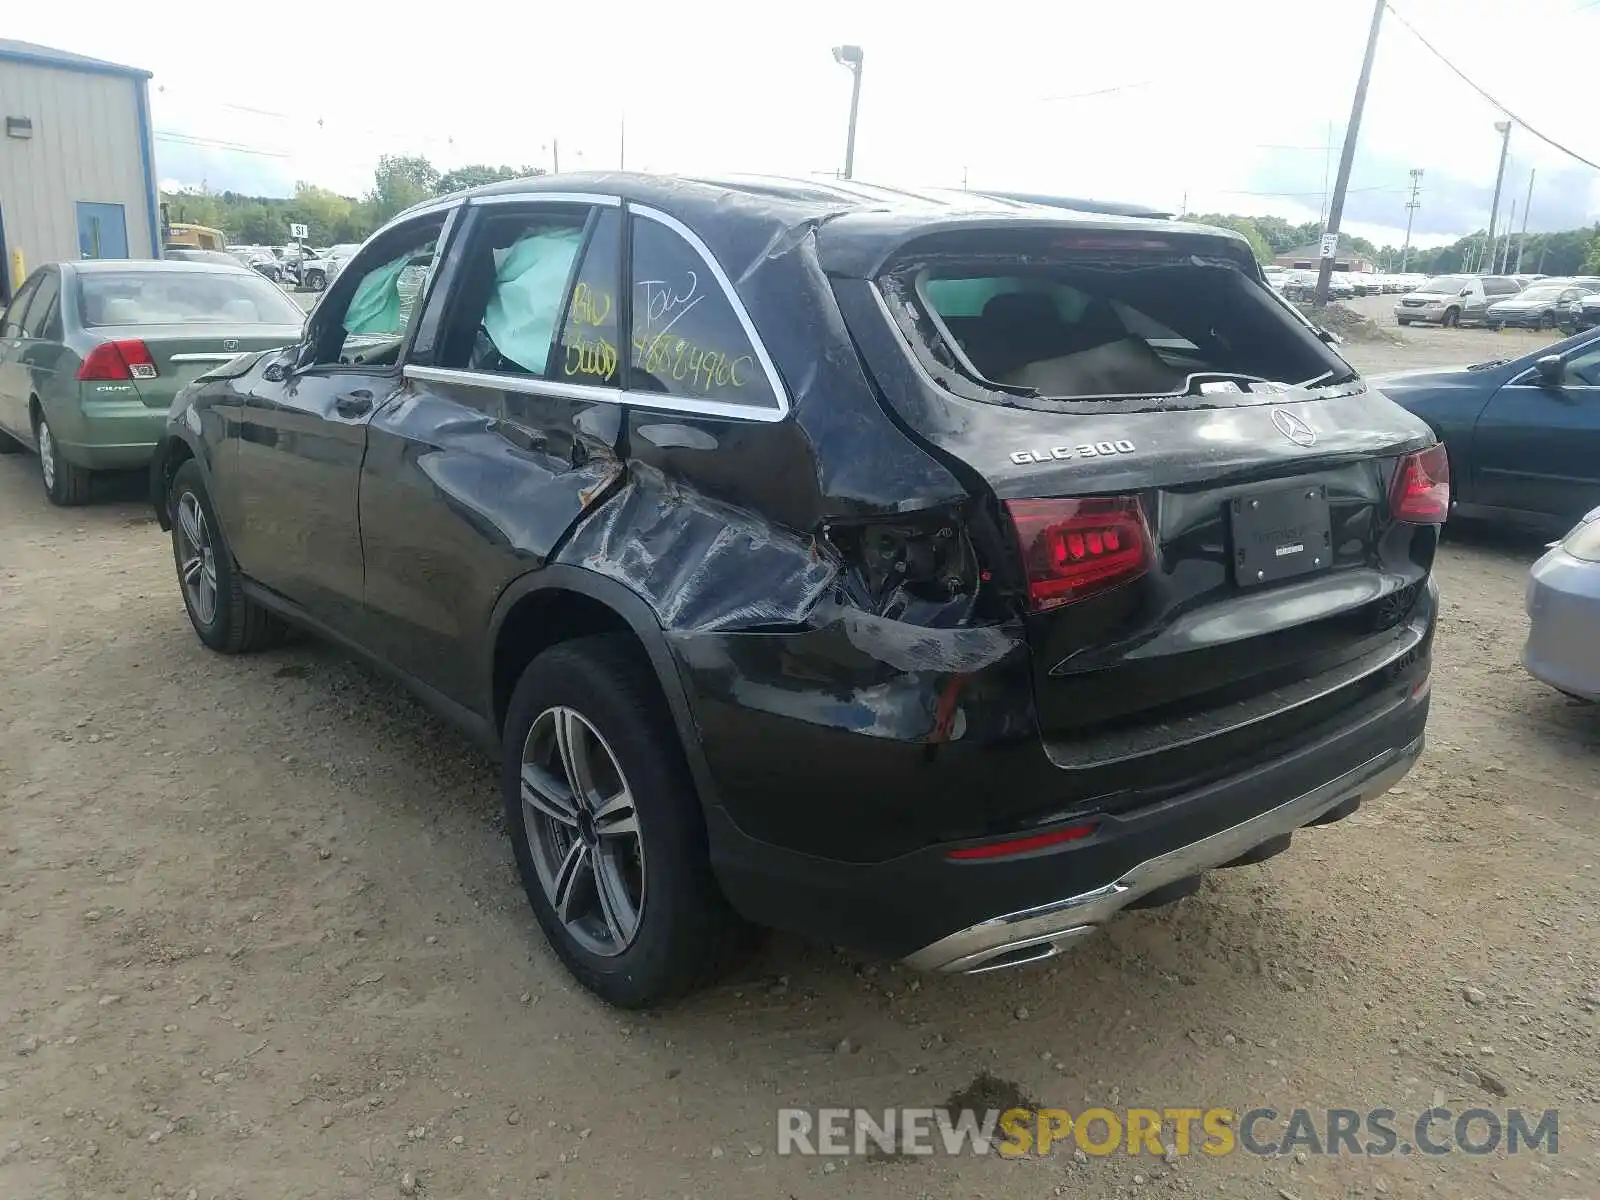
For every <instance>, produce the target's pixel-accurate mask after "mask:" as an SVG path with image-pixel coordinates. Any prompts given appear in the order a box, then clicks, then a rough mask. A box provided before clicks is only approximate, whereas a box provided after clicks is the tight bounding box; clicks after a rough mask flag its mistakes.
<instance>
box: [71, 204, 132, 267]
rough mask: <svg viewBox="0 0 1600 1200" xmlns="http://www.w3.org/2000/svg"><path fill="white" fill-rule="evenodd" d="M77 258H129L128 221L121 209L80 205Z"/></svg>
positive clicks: (96, 205) (113, 205)
mask: <svg viewBox="0 0 1600 1200" xmlns="http://www.w3.org/2000/svg"><path fill="white" fill-rule="evenodd" d="M78 257H79V258H127V257H128V220H127V217H126V216H124V214H123V211H122V205H120V204H90V203H88V202H86V201H83V200H79V201H78Z"/></svg>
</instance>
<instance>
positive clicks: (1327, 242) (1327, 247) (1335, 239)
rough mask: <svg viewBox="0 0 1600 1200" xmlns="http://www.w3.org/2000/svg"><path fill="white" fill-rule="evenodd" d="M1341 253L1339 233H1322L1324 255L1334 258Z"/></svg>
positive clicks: (1324, 256)
mask: <svg viewBox="0 0 1600 1200" xmlns="http://www.w3.org/2000/svg"><path fill="white" fill-rule="evenodd" d="M1338 253H1339V235H1338V234H1337V233H1325V234H1323V235H1322V257H1323V258H1333V257H1335V256H1336V255H1337V254H1338Z"/></svg>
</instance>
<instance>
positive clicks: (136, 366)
mask: <svg viewBox="0 0 1600 1200" xmlns="http://www.w3.org/2000/svg"><path fill="white" fill-rule="evenodd" d="M157 374H158V372H157V371H156V360H155V359H153V358H151V357H150V347H148V346H146V345H145V344H144V343H143V342H141V341H139V339H138V338H127V339H125V340H123V341H120V342H101V343H100V344H99V345H98V346H96V347H95V348H94V349H93V350H91V351H89V353H88V354H86V355H84V358H83V362H82V364H81V365H79V367H78V378H79V379H81V380H85V381H100V380H115V379H154V378H155V377H156V375H157Z"/></svg>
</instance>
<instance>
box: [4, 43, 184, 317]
mask: <svg viewBox="0 0 1600 1200" xmlns="http://www.w3.org/2000/svg"><path fill="white" fill-rule="evenodd" d="M149 79H150V72H148V71H141V70H139V69H138V68H136V67H124V66H119V65H118V64H116V63H109V62H102V61H100V60H99V59H95V58H85V57H84V56H83V55H81V54H72V53H69V52H68V51H65V50H52V49H50V48H49V47H48V46H36V45H33V44H32V43H31V42H14V41H9V40H7V39H4V38H0V122H4V128H3V130H0V262H3V263H4V264H5V266H4V270H3V271H0V297H9V296H10V294H11V289H12V288H14V287H15V286H16V283H17V280H19V279H20V278H21V275H19V274H17V269H18V267H19V266H20V267H21V268H22V269H23V271H24V272H26V271H32V270H33V269H34V268H35V267H37V266H39V265H41V264H43V263H47V262H59V261H61V260H62V259H78V258H155V257H159V256H160V253H161V249H160V246H161V226H160V218H159V216H158V215H157V207H156V205H157V193H156V172H155V145H154V142H153V140H152V138H151V132H150V93H149Z"/></svg>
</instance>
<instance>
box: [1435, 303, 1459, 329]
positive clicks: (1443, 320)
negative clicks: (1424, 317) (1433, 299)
mask: <svg viewBox="0 0 1600 1200" xmlns="http://www.w3.org/2000/svg"><path fill="white" fill-rule="evenodd" d="M1439 324H1441V325H1443V326H1444V327H1445V328H1446V329H1454V328H1455V327H1456V326H1457V325H1459V324H1461V310H1460V309H1459V308H1447V309H1445V310H1444V316H1442V317H1440V318H1439Z"/></svg>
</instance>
